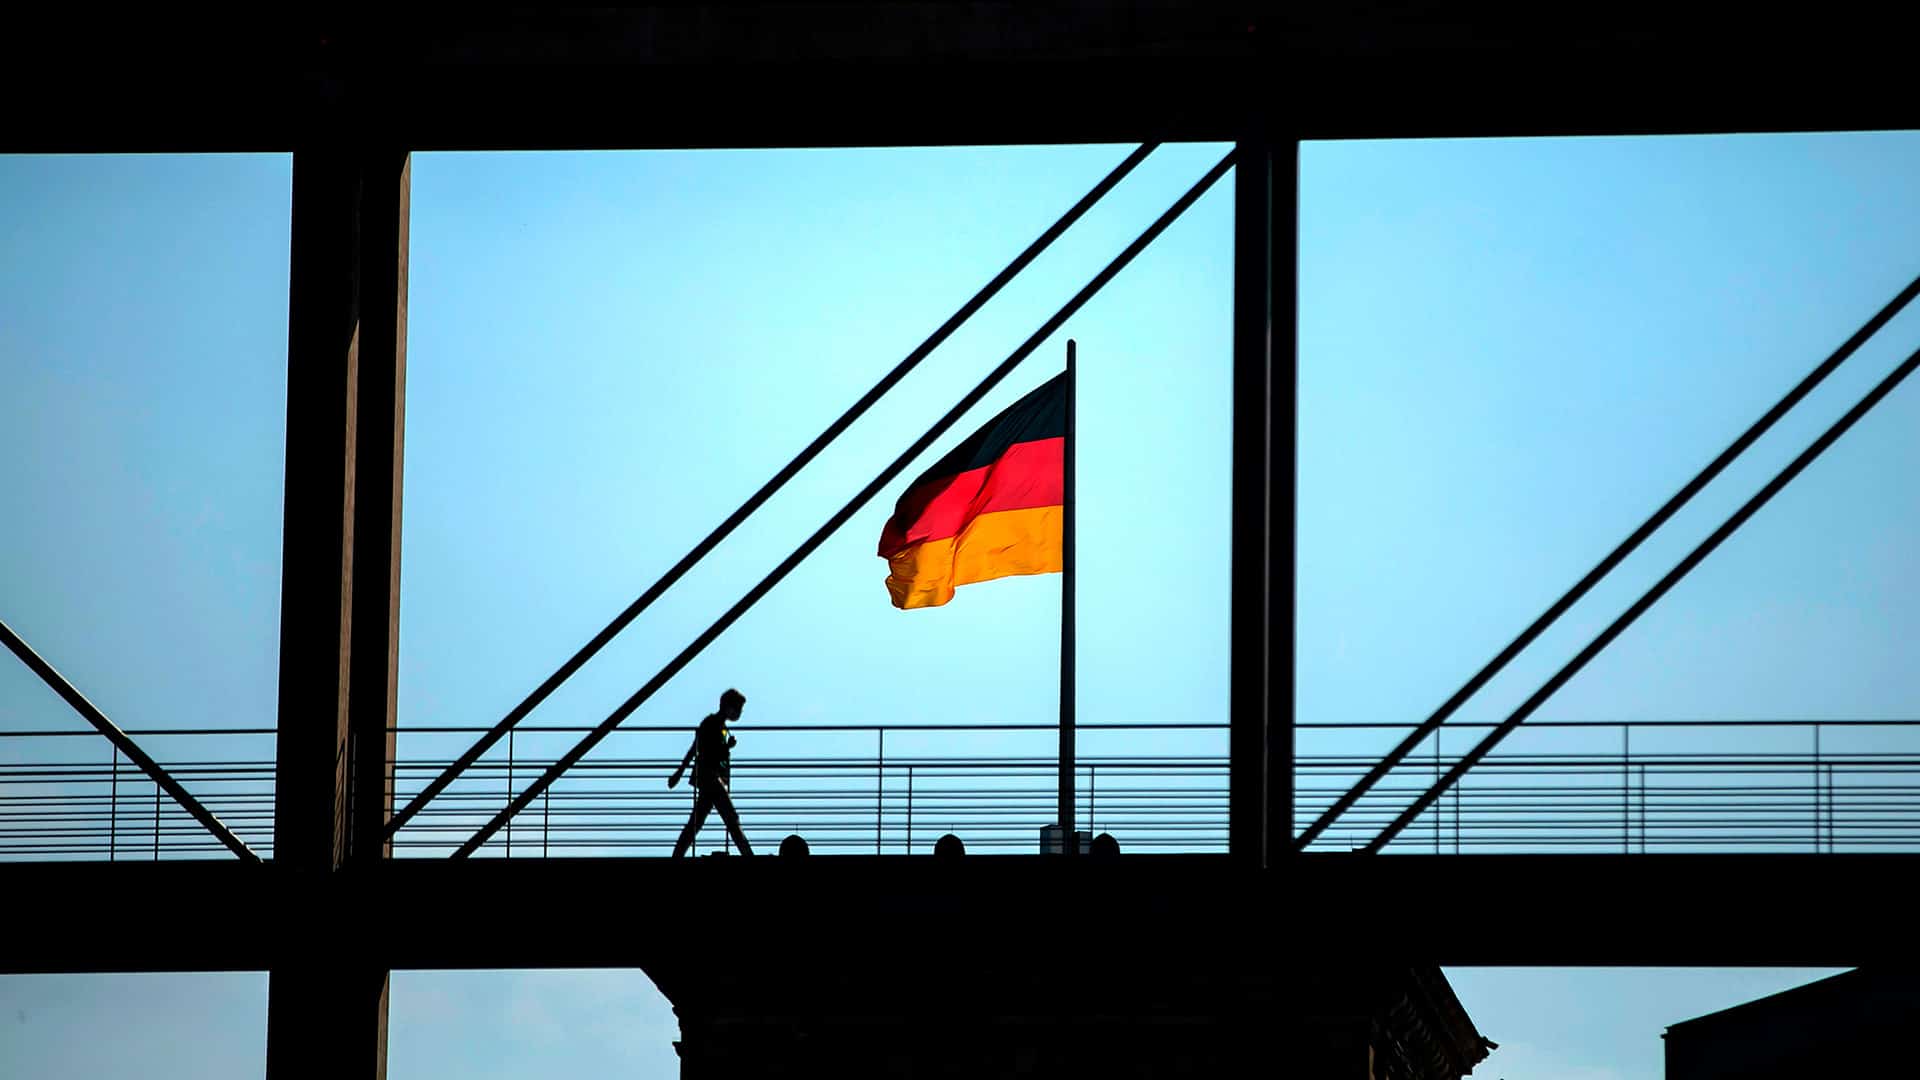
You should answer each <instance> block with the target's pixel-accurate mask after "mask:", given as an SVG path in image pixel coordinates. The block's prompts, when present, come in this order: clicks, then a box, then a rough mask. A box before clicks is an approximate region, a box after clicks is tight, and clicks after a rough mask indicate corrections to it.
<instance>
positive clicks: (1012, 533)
mask: <svg viewBox="0 0 1920 1080" xmlns="http://www.w3.org/2000/svg"><path fill="white" fill-rule="evenodd" d="M1066 418H1067V402H1066V375H1065V374H1061V375H1057V376H1055V377H1054V378H1052V379H1050V380H1048V381H1047V382H1046V383H1045V384H1043V385H1042V386H1040V388H1039V389H1037V390H1034V391H1033V392H1032V393H1030V394H1028V395H1027V396H1026V397H1023V398H1021V399H1020V400H1019V401H1016V402H1014V403H1013V404H1012V405H1011V406H1009V407H1008V408H1007V410H1006V411H1005V412H1003V413H1001V414H1000V415H999V416H996V417H994V418H993V419H992V420H991V421H989V422H988V423H987V425H986V426H985V427H983V428H981V429H980V430H979V431H976V432H974V434H973V436H972V437H971V438H969V439H967V440H966V441H965V442H962V443H961V444H960V445H959V446H956V447H954V448H953V451H952V452H951V453H949V454H947V456H945V457H943V458H941V459H940V460H939V462H938V463H936V464H935V465H934V466H933V467H932V468H931V469H928V470H927V471H926V472H925V473H922V474H921V476H920V478H919V479H917V480H915V481H914V482H913V483H912V484H911V485H910V486H909V487H908V488H907V491H906V494H904V495H902V496H900V501H899V502H898V503H896V504H895V506H894V511H893V517H892V518H890V519H889V520H888V521H887V526H886V528H885V529H883V530H882V531H881V533H880V557H881V558H883V559H885V560H887V569H888V574H887V592H889V593H890V594H892V597H893V606H894V607H897V608H922V607H938V606H940V605H941V604H944V603H946V602H947V601H949V600H951V599H953V590H954V587H955V586H957V585H966V584H969V583H972V582H976V581H989V580H992V579H993V578H1000V577H1009V576H1012V575H1015V574H1050V573H1058V572H1059V571H1060V566H1061V545H1060V536H1061V522H1062V508H1061V503H1062V500H1063V486H1064V481H1065V467H1064V460H1065V458H1064V453H1065V448H1066Z"/></svg>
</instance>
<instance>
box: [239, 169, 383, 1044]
mask: <svg viewBox="0 0 1920 1080" xmlns="http://www.w3.org/2000/svg"><path fill="white" fill-rule="evenodd" d="M410 179H411V175H410V168H409V159H408V156H407V155H406V154H405V153H404V152H400V151H398V150H390V149H368V148H365V147H362V146H355V145H343V144H340V143H333V144H330V145H325V146H314V147H309V148H303V149H300V150H297V151H296V152H295V154H294V165H293V226H292V227H293V238H292V267H291V274H290V279H291V280H290V300H289V309H288V313H287V319H288V346H287V455H286V456H287V462H286V469H287V480H286V496H285V499H286V509H285V515H286V516H285V529H284V536H283V540H282V543H283V553H282V569H281V574H282V581H281V625H280V718H279V731H278V734H277V737H276V746H275V749H276V757H277V767H276V775H275V789H274V861H275V862H276V863H279V864H281V865H282V866H284V867H286V868H287V869H288V870H289V871H291V872H293V873H295V874H299V875H302V876H309V877H310V878H311V879H313V880H314V883H315V884H316V885H317V884H319V879H322V878H325V877H327V876H330V875H332V874H334V873H335V872H336V871H338V870H340V869H341V868H342V867H343V866H345V865H348V864H349V863H357V862H370V861H377V860H379V859H381V858H384V857H385V856H386V855H387V854H389V852H390V848H389V845H388V844H387V843H386V842H385V841H384V837H383V831H384V827H385V824H386V819H387V815H388V814H389V813H390V812H391V810H392V800H393V743H394V737H393V730H392V729H393V717H394V688H395V657H396V655H397V645H398V633H397V629H398V615H399V581H400V562H399V540H400V475H401V462H402V457H401V445H402V442H401V432H402V430H403V427H404V417H405V393H404V386H405V380H406V351H405V339H406V303H407V290H406V274H407V215H408V189H409V184H410ZM332 914H334V915H336V916H337V915H338V914H339V913H332ZM286 918H288V919H292V920H297V921H299V922H301V923H303V924H305V925H301V926H293V927H289V928H288V931H289V936H290V937H292V938H295V939H297V940H299V941H301V942H302V944H301V945H300V947H298V948H297V949H290V950H288V951H286V952H284V953H282V954H280V956H279V957H278V958H277V959H276V960H275V963H274V965H273V967H272V968H271V969H270V971H269V974H268V990H267V1075H268V1076H269V1077H274V1076H276V1075H277V1076H293V1075H302V1076H304V1075H325V1076H334V1077H349V1078H353V1080H383V1078H384V1077H385V1075H386V1045H387V1038H386V1028H387V985H388V978H387V970H386V967H385V965H384V963H383V962H382V961H381V960H380V959H378V958H376V957H373V956H371V955H369V954H368V951H367V943H365V942H362V941H356V940H351V939H349V938H346V937H344V936H342V935H340V934H338V933H333V932H330V931H331V930H332V927H333V926H335V925H338V924H339V923H341V922H343V921H344V922H347V923H349V924H350V923H351V922H352V921H354V920H340V919H338V918H332V919H330V918H329V913H327V912H324V911H322V910H320V909H319V908H318V907H317V906H316V907H313V908H308V907H301V908H297V909H295V910H292V911H289V912H288V913H287V915H286Z"/></svg>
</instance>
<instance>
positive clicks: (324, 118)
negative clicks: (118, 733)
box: [0, 0, 1920, 151]
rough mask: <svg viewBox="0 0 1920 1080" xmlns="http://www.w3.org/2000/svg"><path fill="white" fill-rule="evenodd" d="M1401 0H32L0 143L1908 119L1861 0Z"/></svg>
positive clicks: (2, 81)
mask: <svg viewBox="0 0 1920 1080" xmlns="http://www.w3.org/2000/svg"><path fill="white" fill-rule="evenodd" d="M1426 7H1427V6H1425V5H1406V4H1391V3H1386V2H1384V0H1382V2H1379V3H1356V4H1334V3H1327V4H1325V5H1324V6H1323V7H1320V8H1310V7H1307V6H1304V5H1293V6H1291V7H1289V8H1288V9H1287V10H1286V13H1285V14H1284V15H1280V14H1276V13H1275V12H1274V10H1273V9H1271V8H1270V7H1269V6H1267V5H1258V4H1253V3H1246V2H1231V3H1223V2H1218V0H1215V2H1211V3H1204V2H1198V0H1196V2H1192V3H1186V4H1176V3H1168V2H1159V3H1150V2H1143V0H1136V2H1134V3H1127V4H1113V3H1103V2H1095V0H1077V2H1071V3H1063V4H1048V5H1022V4H1013V3H1003V4H992V3H985V4H954V3H938V2H928V0H923V2H918V3H890V4H884V3H876V4H857V3H856V4H834V5H816V4H793V5H781V4H755V5H737V4H726V3H717V2H710V3H691V4H671V5H668V4H659V5H640V6H637V7H632V8H605V9H553V10H550V11H546V12H539V13H529V12H526V11H520V12H516V13H513V14H510V15H499V14H484V13H480V12H473V11H468V12H463V13H461V15H459V16H458V17H449V16H439V17H435V18H426V17H418V16H416V17H413V18H411V19H408V18H399V17H392V18H389V17H385V16H383V17H382V18H381V19H379V20H378V21H370V22H367V23H359V22H356V21H354V20H353V19H352V18H351V17H344V18H343V17H323V16H317V15H312V14H306V15H281V16H274V15H263V16H260V17H256V18H254V19H252V20H237V21H236V20H225V19H214V18H213V17H211V16H209V17H205V18H197V19H196V18H193V17H187V16H180V17H173V16H175V15H176V13H175V12H173V11H171V10H169V11H168V12H167V15H168V18H165V19H159V18H156V17H148V18H144V19H143V18H138V17H130V18H121V17H119V16H118V15H116V18H114V19H112V20H99V19H94V18H88V17H87V16H86V13H85V11H84V9H71V10H69V9H57V8H43V9H40V10H37V11H35V12H34V13H33V14H31V15H29V16H27V17H26V18H25V22H24V23H23V24H21V25H18V26H15V27H12V28H10V29H11V30H12V31H13V39H14V40H16V41H20V42H31V43H32V48H33V54H34V56H35V59H36V61H37V62H38V63H37V64H35V65H21V66H16V67H15V68H12V69H9V70H8V71H6V72H0V91H3V92H5V93H7V94H8V97H9V100H19V101H32V102H34V106H33V107H32V108H30V109H21V110H17V111H16V114H15V115H13V116H10V117H9V122H8V124H7V125H5V127H4V130H0V150H8V151H36V150H37V151H151V150H176V151H210V150H281V151H284V150H289V149H291V148H292V147H293V146H295V145H296V144H299V143H302V142H303V141H305V140H307V139H310V138H313V137H315V136H317V135H320V134H323V133H324V131H325V130H326V129H328V128H329V127H330V126H331V125H333V124H335V123H337V122H339V121H340V119H341V118H342V117H343V116H356V115H357V116H362V117H363V118H365V119H366V120H367V122H377V124H378V125H379V126H380V127H381V128H382V129H383V130H389V131H390V132H391V133H392V135H393V137H394V138H396V139H397V140H398V141H399V142H400V144H402V145H406V146H409V147H411V148H414V149H419V150H435V149H500V148H528V149H542V148H546V149H564V148H580V149H585V148H596V147H634V148H648V147H689V146H839V145H880V144H908V145H915V144H967V143H972V144H990V143H1006V142H1095V141H1099V142H1106V141H1115V142H1119V141H1133V142H1137V141H1142V140H1148V139H1160V140H1169V141H1171V140H1192V139H1206V140H1220V141H1228V140H1232V139H1235V138H1238V137H1240V135H1241V134H1242V133H1243V132H1244V119H1245V118H1246V117H1247V116H1249V115H1264V116H1266V117H1268V118H1270V119H1271V120H1273V121H1274V122H1276V123H1280V124H1282V125H1283V126H1284V127H1285V128H1286V130H1287V131H1289V132H1290V133H1292V134H1296V135H1298V136H1299V137H1302V138H1308V139H1315V138H1374V137H1382V136H1402V137H1412V136H1423V137H1433V136H1496V135H1542V134H1564V135H1591V134H1643V133H1661V132H1667V133H1677V132H1725V131H1767V130H1823V129H1881V128H1902V127H1916V126H1920V102H1917V101H1916V100H1915V99H1914V98H1913V96H1912V95H1911V94H1909V93H1907V92H1906V87H1905V86H1904V84H1903V82H1902V80H1903V78H1904V72H1905V71H1906V59H1905V58H1904V57H1903V56H1902V55H1901V54H1900V52H1899V51H1898V50H1899V48H1900V45H1901V43H1902V42H1904V41H1905V40H1907V36H1906V35H1904V34H1900V33H1897V32H1893V31H1894V28H1892V27H1888V26H1885V25H1877V24H1875V23H1874V22H1872V21H1869V20H1861V19H1857V18H1849V17H1846V16H1843V15H1840V14H1837V13H1836V14H1832V15H1828V14H1827V13H1825V12H1815V13H1813V14H1811V15H1808V16H1804V17H1794V18H1790V19H1786V18H1783V19H1780V20H1777V21H1769V20H1767V19H1765V18H1763V17H1761V16H1759V15H1757V14H1754V13H1746V14H1744V15H1743V17H1742V18H1740V19H1738V20H1729V19H1726V18H1723V17H1714V16H1712V15H1708V14H1690V13H1688V12H1686V11H1684V10H1682V9H1678V8H1672V7H1664V8H1659V9H1655V8H1652V7H1650V6H1648V7H1640V8H1639V9H1638V10H1636V9H1635V5H1632V4H1629V5H1626V6H1625V7H1622V6H1620V5H1610V6H1608V7H1607V8H1606V9H1605V10H1604V11H1599V10H1596V9H1594V8H1591V7H1585V6H1578V5H1573V6H1568V5H1561V6H1557V7H1556V6H1540V5H1534V6H1531V7H1525V6H1520V5H1505V4H1501V5H1491V6H1483V5H1471V6H1468V7H1463V8H1459V9H1458V10H1434V11H1427V10H1424V9H1425V8H1426ZM1823 20H1824V21H1823ZM45 71H58V72H60V73H61V80H62V81H61V85H60V86H59V88H58V90H57V91H55V90H53V89H50V88H49V87H48V85H47V82H46V79H45V78H44V74H43V73H44V72H45ZM743 101H744V104H742V102H743ZM373 103H377V105H378V107H377V108H375V107H374V104H373Z"/></svg>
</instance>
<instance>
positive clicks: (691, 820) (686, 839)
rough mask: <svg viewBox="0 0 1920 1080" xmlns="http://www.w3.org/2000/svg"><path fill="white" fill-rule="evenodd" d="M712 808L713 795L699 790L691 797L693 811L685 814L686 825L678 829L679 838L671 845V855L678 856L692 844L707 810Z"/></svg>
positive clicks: (704, 819)
mask: <svg viewBox="0 0 1920 1080" xmlns="http://www.w3.org/2000/svg"><path fill="white" fill-rule="evenodd" d="M712 809H713V796H711V795H709V794H707V793H706V791H704V790H703V791H701V792H700V794H698V795H696V796H694V798H693V813H692V814H689V815H688V816H687V827H686V828H684V829H681V830H680V839H679V841H678V842H677V843H675V844H674V845H673V857H674V858H676V859H677V858H679V857H680V856H682V855H685V854H686V853H687V849H688V848H690V847H692V846H693V838H694V837H695V836H697V835H699V833H700V826H702V825H704V824H706V821H707V811H709V810H712Z"/></svg>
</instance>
